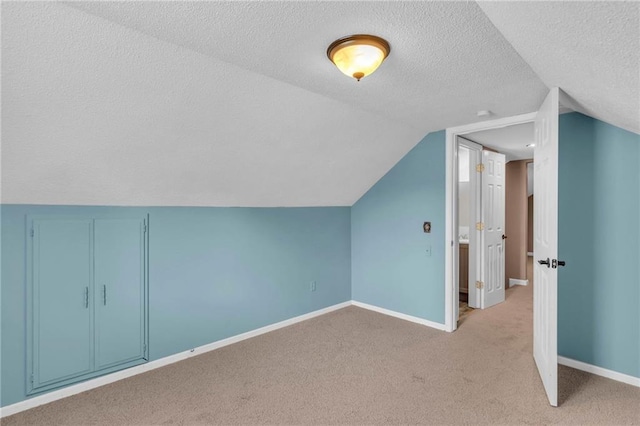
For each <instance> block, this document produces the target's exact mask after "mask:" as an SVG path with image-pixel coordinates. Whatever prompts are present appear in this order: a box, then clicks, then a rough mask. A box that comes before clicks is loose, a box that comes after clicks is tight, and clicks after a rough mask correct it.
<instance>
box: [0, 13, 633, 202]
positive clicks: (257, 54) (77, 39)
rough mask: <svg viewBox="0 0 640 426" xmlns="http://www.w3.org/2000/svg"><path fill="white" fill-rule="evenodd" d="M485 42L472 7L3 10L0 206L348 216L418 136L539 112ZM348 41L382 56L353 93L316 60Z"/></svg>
mask: <svg viewBox="0 0 640 426" xmlns="http://www.w3.org/2000/svg"><path fill="white" fill-rule="evenodd" d="M483 7H485V5H483ZM525 7H530V6H525ZM603 7H604V6H603ZM540 8H541V10H542V11H541V12H539V14H538V15H537V16H538V17H544V13H546V12H545V10H547V7H546V6H540ZM603 11H604V12H606V10H604V9H603V10H601V12H603ZM493 12H495V13H490V14H489V15H490V16H491V18H492V20H493V22H494V23H498V24H496V26H497V27H498V28H499V29H500V30H502V28H501V27H500V25H499V21H500V15H501V12H500V11H499V10H498V9H496V8H494V9H493ZM604 12H603V13H604ZM571 13H573V12H570V11H569V12H566V13H565V16H564V17H563V18H562V19H564V21H565V23H566V22H567V21H571V20H572V16H571ZM605 15H606V13H605ZM496 16H497V17H496ZM615 16H617V15H615ZM615 16H614V17H615ZM558 19H560V18H558ZM605 19H606V18H605ZM529 21H530V19H529V18H528V17H527V16H523V17H521V18H520V22H519V23H518V26H519V27H522V28H527V29H528V30H527V31H528V32H529V33H531V34H535V32H536V31H537V28H532V26H531V25H529ZM615 24H616V22H615V21H614V22H613V24H610V25H609V26H608V27H607V25H605V28H603V29H599V34H600V36H601V37H604V38H605V39H607V37H608V34H609V33H608V31H611V32H612V33H615V34H618V33H616V31H617V30H616V29H615V28H609V27H612V26H615ZM627 24H628V25H633V22H631V21H628V22H627ZM496 26H494V24H493V23H492V22H491V21H490V20H489V18H487V16H486V15H485V14H484V13H483V11H482V9H481V8H480V7H479V6H478V5H477V4H476V3H473V2H428V3H427V2H364V3H360V2H73V3H69V4H61V3H47V2H42V3H31V2H23V3H19V2H16V3H13V2H2V120H3V128H2V178H3V181H2V190H3V191H2V201H3V202H9V203H44V204H47V203H49V204H120V205H203V206H232V205H235V206H304V205H307V206H312V205H351V204H353V202H355V201H356V200H357V199H358V198H359V197H360V196H361V195H362V194H363V193H364V192H366V191H367V190H368V189H369V188H370V187H371V185H373V184H374V183H375V182H376V181H377V180H378V179H379V178H380V177H381V176H382V175H384V173H386V172H387V171H388V170H389V169H390V168H391V167H392V166H393V165H394V164H395V163H396V162H397V161H398V160H399V159H400V158H401V157H402V156H403V155H404V154H405V153H406V152H408V151H409V150H410V149H411V148H412V147H413V146H414V145H415V144H416V143H417V142H418V141H419V140H420V139H421V138H422V137H423V136H424V135H425V134H426V133H428V132H430V131H433V130H439V129H443V128H446V127H450V126H455V125H460V124H467V123H471V122H474V121H477V120H478V118H477V117H476V115H475V113H476V111H477V110H481V109H489V110H491V111H493V112H494V113H495V115H496V116H510V115H515V114H520V113H525V112H531V111H535V110H536V109H537V107H538V105H539V104H540V102H541V101H542V99H543V98H544V96H545V95H546V92H547V87H546V86H545V84H544V83H543V80H544V82H545V83H547V85H551V84H550V83H549V81H548V80H547V77H545V76H546V75H547V74H545V72H550V71H546V70H547V68H545V69H539V68H540V67H534V69H535V70H536V71H537V72H539V73H540V75H541V76H543V80H541V79H540V78H539V77H538V76H537V75H536V74H535V73H534V71H533V70H532V69H531V67H530V66H529V65H528V64H527V63H526V62H525V61H524V60H523V59H522V57H524V58H525V59H526V60H529V58H528V57H527V55H525V54H522V52H517V51H516V50H515V49H514V48H513V46H512V45H511V44H510V43H509V42H508V41H507V39H505V38H504V36H503V35H502V34H501V32H500V31H498V29H496ZM360 32H362V33H374V34H377V35H380V36H383V37H385V38H386V39H387V40H388V41H389V42H390V44H391V46H392V52H391V55H390V56H389V58H388V60H387V61H386V62H385V63H384V64H383V65H382V67H381V68H380V69H379V70H378V71H377V72H376V73H375V74H373V75H372V76H370V77H367V78H365V79H363V80H362V81H361V82H360V83H357V82H355V81H353V80H351V79H349V78H346V77H345V76H344V75H342V74H341V73H340V72H339V71H338V70H337V69H336V68H335V67H334V66H333V65H332V64H331V63H330V62H329V61H328V60H327V58H326V55H325V51H326V47H327V46H328V45H329V44H330V43H331V42H332V41H333V40H335V39H336V38H339V37H341V36H345V35H348V34H353V33H360ZM506 34H507V35H508V36H509V37H507V38H509V40H510V41H511V38H513V37H511V34H510V32H509V31H506ZM567 37H568V36H567ZM567 40H568V39H567ZM511 42H512V43H514V45H516V47H517V44H518V42H517V40H516V41H511ZM545 43H549V42H548V41H547V42H545ZM592 43H595V44H596V45H597V46H598V48H600V46H601V45H604V47H607V46H609V44H607V43H608V41H602V40H596V41H592ZM628 47H629V43H626V44H624V47H623V48H625V49H626V48H628ZM523 49H524V51H525V52H526V49H527V45H524V47H523ZM583 54H584V55H585V56H586V57H587V59H586V60H588V57H590V55H589V54H588V53H584V52H583ZM626 55H627V56H629V57H630V58H631V59H629V60H628V61H627V62H626V64H631V66H633V58H634V57H635V56H634V55H636V56H637V51H636V52H632V53H631V54H629V52H627V53H626ZM521 56H522V57H521ZM534 56H535V55H534ZM610 58H611V56H606V55H605V56H597V57H596V59H597V60H598V61H604V60H605V59H606V60H609V59H610ZM623 59H624V58H623ZM532 60H533V61H535V57H533V58H532ZM600 65H601V64H593V65H592V66H593V69H598V70H599V69H600V68H598V67H599V66H600ZM625 66H626V65H625ZM635 66H636V68H635V69H636V72H637V64H636V65H635ZM625 69H626V68H625ZM625 72H626V71H625ZM562 77H563V78H564V79H570V78H571V73H570V72H566V73H565V74H564V75H563V76H562ZM597 78H598V77H595V79H597ZM615 78H616V79H618V78H620V79H621V78H622V77H618V76H616V77H615ZM603 81H604V80H603ZM552 82H553V81H552ZM601 84H602V83H601ZM560 86H561V87H563V88H564V87H565V85H563V84H560ZM581 89H584V90H585V91H586V92H588V93H591V92H589V90H590V89H587V88H581ZM632 90H633V88H631V91H632ZM566 91H567V92H568V93H569V94H570V95H571V96H573V97H574V99H575V100H576V101H578V103H579V104H580V105H581V106H583V107H584V108H585V111H586V112H589V111H590V110H588V107H587V103H586V102H585V99H586V98H585V97H582V98H581V97H580V96H579V94H578V93H577V92H576V91H575V90H566ZM604 92H605V94H604V95H603V96H604V98H603V99H601V100H600V103H601V104H602V105H607V106H608V105H610V104H612V103H613V105H614V106H615V107H618V105H617V104H616V98H615V97H614V96H613V92H607V91H604ZM594 93H595V92H594ZM598 93H600V91H598ZM607 93H609V94H608V95H607ZM616 93H617V92H616ZM636 94H637V80H636ZM594 96H595V95H594ZM625 96H626V98H624V99H627V100H628V99H629V98H630V96H631V95H629V94H626V95H625ZM625 102H626V101H625ZM625 105H627V107H626V108H629V106H628V102H627V103H626V104H625ZM631 107H633V105H631ZM589 108H590V107H589ZM593 108H594V109H593V112H592V115H594V116H596V117H598V118H602V119H604V120H605V121H609V122H611V123H613V124H618V125H621V124H619V123H620V121H622V119H623V118H624V117H627V121H629V120H628V117H629V116H630V113H629V111H628V110H624V111H622V112H621V113H618V111H617V109H615V108H608V107H607V108H601V109H598V108H597V105H596V106H595V107H593ZM618 109H622V107H621V108H618ZM636 112H637V108H636ZM607 114H609V115H607ZM605 116H606V117H608V116H611V118H610V119H607V118H606V117H605ZM632 124H633V123H632ZM623 127H627V128H633V126H623Z"/></svg>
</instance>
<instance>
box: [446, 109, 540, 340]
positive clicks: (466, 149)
mask: <svg viewBox="0 0 640 426" xmlns="http://www.w3.org/2000/svg"><path fill="white" fill-rule="evenodd" d="M535 116H536V114H535V113H533V114H525V115H521V116H516V117H509V118H506V119H500V120H493V121H488V122H483V123H475V124H471V125H468V126H462V127H458V128H453V129H448V130H447V151H448V152H447V158H451V159H454V161H452V164H451V166H453V167H449V168H448V170H447V173H448V176H447V186H448V188H447V196H448V197H447V198H448V200H447V217H448V218H450V219H453V220H451V221H450V222H452V223H450V224H449V225H450V226H448V227H447V241H450V244H451V247H450V248H451V251H450V253H449V256H447V259H446V263H447V265H446V268H447V275H448V276H447V281H448V282H450V283H452V284H453V285H450V287H449V288H447V290H448V291H447V293H446V299H447V301H446V302H447V304H446V306H445V322H446V327H447V330H450V331H453V330H455V329H456V328H457V327H458V323H459V320H462V321H460V323H462V322H463V321H464V319H465V318H466V316H468V315H470V314H472V313H473V310H472V309H486V308H489V307H490V306H493V305H495V304H498V303H501V302H502V301H504V299H505V290H506V288H508V287H509V285H526V284H528V278H527V252H528V250H527V245H528V243H527V235H528V234H527V223H528V218H527V213H528V204H527V201H528V199H527V197H526V195H527V180H528V179H527V163H528V162H530V161H532V158H533V147H532V146H531V144H533V142H534V138H535V134H534V120H535ZM527 145H529V146H527ZM448 165H449V164H448ZM514 171H517V173H513V172H514ZM507 175H509V177H511V175H513V176H516V177H517V178H518V179H516V180H517V182H515V183H516V184H515V186H514V182H512V183H511V186H510V187H509V189H515V188H517V191H507V186H508V184H506V179H507ZM507 192H516V193H517V194H518V200H519V202H518V204H517V206H516V205H514V204H515V203H513V202H507V195H511V193H509V194H507ZM510 198H513V197H510ZM512 218H516V219H517V220H516V222H517V223H520V224H521V225H522V226H517V229H516V227H515V226H516V225H514V224H510V229H511V231H513V238H512V239H511V241H513V242H511V241H509V240H507V238H509V237H510V236H509V235H507V232H511V231H508V230H507V228H508V227H507V219H512ZM507 247H508V248H507ZM449 280H450V281H449Z"/></svg>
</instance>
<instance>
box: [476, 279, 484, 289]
mask: <svg viewBox="0 0 640 426" xmlns="http://www.w3.org/2000/svg"><path fill="white" fill-rule="evenodd" d="M476 288H479V289H480V290H482V289H483V288H484V283H483V282H482V281H476Z"/></svg>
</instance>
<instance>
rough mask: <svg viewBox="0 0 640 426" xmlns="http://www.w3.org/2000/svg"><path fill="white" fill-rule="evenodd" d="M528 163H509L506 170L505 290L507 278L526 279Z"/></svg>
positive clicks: (523, 161)
mask: <svg viewBox="0 0 640 426" xmlns="http://www.w3.org/2000/svg"><path fill="white" fill-rule="evenodd" d="M530 161H531V160H518V161H510V162H508V163H507V167H506V183H505V195H506V197H505V201H506V211H505V214H506V217H505V234H506V235H507V240H506V241H505V281H506V282H505V287H506V288H508V287H509V278H514V279H519V280H526V279H527V228H528V227H527V217H528V214H527V213H528V199H527V198H528V197H527V163H528V162H530Z"/></svg>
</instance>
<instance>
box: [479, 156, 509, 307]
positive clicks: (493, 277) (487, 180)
mask: <svg viewBox="0 0 640 426" xmlns="http://www.w3.org/2000/svg"><path fill="white" fill-rule="evenodd" d="M482 164H483V166H484V171H483V172H482V201H481V205H482V222H481V225H480V227H481V230H482V232H481V235H482V250H481V256H482V279H481V282H482V284H481V290H482V291H481V294H482V308H483V309H486V308H489V307H491V306H493V305H496V304H498V303H500V302H504V282H505V278H504V269H505V262H504V258H505V252H504V242H505V235H504V221H505V156H504V154H499V153H497V152H491V151H483V152H482Z"/></svg>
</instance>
